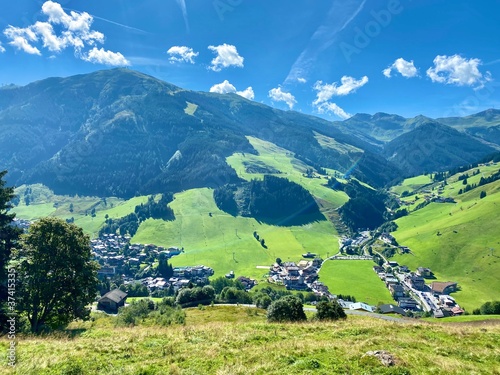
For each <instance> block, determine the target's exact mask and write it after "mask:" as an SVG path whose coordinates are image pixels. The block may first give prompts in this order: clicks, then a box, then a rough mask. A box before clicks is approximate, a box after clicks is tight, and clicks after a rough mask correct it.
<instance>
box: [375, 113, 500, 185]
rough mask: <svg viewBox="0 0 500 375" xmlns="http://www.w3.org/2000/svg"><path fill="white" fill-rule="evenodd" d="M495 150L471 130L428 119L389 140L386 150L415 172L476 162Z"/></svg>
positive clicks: (408, 171) (393, 159)
mask: <svg viewBox="0 0 500 375" xmlns="http://www.w3.org/2000/svg"><path fill="white" fill-rule="evenodd" d="M493 152H494V149H493V148H491V147H489V146H487V145H485V144H483V143H482V142H480V141H478V140H477V139H475V138H473V137H471V136H469V135H467V134H464V133H461V132H459V131H457V130H455V129H452V128H450V127H448V126H446V125H442V124H440V123H438V122H435V121H427V122H425V123H423V124H421V125H420V126H418V127H416V128H415V129H414V130H412V131H410V132H407V133H404V134H403V135H400V136H399V137H397V138H396V139H394V140H392V141H391V142H389V143H387V144H386V145H385V146H384V151H383V154H384V155H385V156H386V157H387V159H388V160H389V161H391V162H393V163H394V164H395V165H397V166H398V167H399V168H400V169H401V170H403V171H405V174H406V175H407V176H411V175H416V174H421V173H425V172H431V171H444V170H448V169H451V168H453V167H456V166H460V165H466V164H469V163H473V162H476V161H477V160H479V159H481V158H482V157H484V156H486V155H488V154H491V153H493Z"/></svg>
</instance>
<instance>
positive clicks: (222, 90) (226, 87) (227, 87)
mask: <svg viewBox="0 0 500 375" xmlns="http://www.w3.org/2000/svg"><path fill="white" fill-rule="evenodd" d="M210 92H216V93H218V94H231V93H234V94H238V95H239V96H242V97H244V98H246V99H248V100H253V99H254V98H255V94H254V92H253V89H252V87H251V86H250V87H247V88H246V89H245V90H243V91H237V90H236V87H234V85H232V84H231V83H230V82H229V81H228V80H227V79H226V80H224V82H222V83H218V84H216V85H213V86H212V87H210Z"/></svg>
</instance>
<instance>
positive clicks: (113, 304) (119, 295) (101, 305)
mask: <svg viewBox="0 0 500 375" xmlns="http://www.w3.org/2000/svg"><path fill="white" fill-rule="evenodd" d="M126 299H127V293H125V292H123V291H121V290H120V289H113V290H112V291H110V292H108V293H106V294H105V295H103V296H102V297H101V298H99V301H98V302H97V308H98V309H99V310H105V311H111V312H117V311H118V308H119V307H122V306H124V305H125V300H126Z"/></svg>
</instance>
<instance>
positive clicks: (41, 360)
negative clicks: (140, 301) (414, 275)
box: [0, 307, 500, 375]
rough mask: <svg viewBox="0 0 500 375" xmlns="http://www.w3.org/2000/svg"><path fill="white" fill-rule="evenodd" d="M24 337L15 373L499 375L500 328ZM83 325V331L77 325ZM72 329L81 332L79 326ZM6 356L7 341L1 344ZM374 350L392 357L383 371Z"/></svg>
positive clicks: (190, 328)
mask: <svg viewBox="0 0 500 375" xmlns="http://www.w3.org/2000/svg"><path fill="white" fill-rule="evenodd" d="M110 323H112V322H111V320H110V319H103V320H102V321H101V319H99V320H97V321H96V322H94V323H93V324H89V323H87V324H86V325H83V326H82V325H79V326H78V327H80V328H85V330H83V332H80V333H79V334H77V335H76V336H71V335H69V334H64V335H63V334H59V335H50V336H47V337H25V338H23V339H21V340H20V342H19V348H18V353H17V354H18V365H17V368H16V371H15V372H14V371H12V370H10V369H8V368H7V367H6V366H3V367H2V368H1V370H0V373H2V374H3V373H6V374H12V373H17V374H23V375H24V374H26V375H30V374H33V375H34V374H120V375H126V374H245V375H246V374H283V373H290V374H297V373H303V374H313V373H314V374H444V373H446V374H500V349H499V348H500V326H498V325H481V326H470V325H463V326H456V325H453V326H451V325H446V324H429V323H416V324H404V325H402V324H397V323H390V322H385V321H380V320H374V319H370V318H363V317H349V319H348V320H346V321H342V322H332V323H322V322H308V323H303V324H269V323H267V322H266V321H265V315H264V312H263V311H262V310H260V311H256V312H251V311H248V309H246V308H244V307H240V308H237V307H206V308H205V309H204V310H199V309H190V310H188V318H187V323H186V325H185V326H172V327H133V328H115V327H113V325H112V324H110ZM75 327H77V326H75ZM75 327H73V328H75ZM0 344H1V345H0V346H1V349H2V350H3V351H5V350H6V347H7V343H6V341H5V340H2V341H0ZM369 350H386V351H389V352H390V353H392V354H393V355H394V356H395V358H396V365H395V366H393V367H384V366H382V365H381V364H380V362H378V360H376V359H375V358H373V357H364V356H363V355H364V354H365V353H366V352H367V351H369Z"/></svg>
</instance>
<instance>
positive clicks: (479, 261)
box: [393, 165, 500, 311]
mask: <svg viewBox="0 0 500 375" xmlns="http://www.w3.org/2000/svg"><path fill="white" fill-rule="evenodd" d="M480 169H481V172H482V173H483V174H484V175H485V176H488V175H490V174H492V173H493V172H494V171H497V170H498V165H496V166H491V167H480ZM469 174H470V173H469ZM457 178H458V175H457V176H453V177H452V178H450V179H448V182H449V183H448V185H447V186H446V187H445V189H444V192H443V195H444V196H450V197H453V198H454V199H455V200H456V202H457V203H456V204H451V203H450V204H440V203H431V204H429V205H428V206H426V207H424V208H422V209H420V210H418V211H415V212H412V213H411V214H410V215H409V216H406V217H403V218H400V219H398V220H397V221H396V223H397V224H398V229H397V231H395V232H393V235H394V236H395V237H396V239H397V241H398V243H399V244H400V245H404V246H408V247H409V248H410V249H411V250H412V254H410V255H397V256H396V257H395V260H396V261H398V262H399V263H400V264H406V265H408V266H409V267H410V268H412V269H416V268H417V267H420V266H422V267H429V268H431V269H432V271H433V272H434V274H435V275H436V277H437V280H438V281H455V282H458V284H459V286H460V287H461V290H460V291H459V292H457V293H454V294H453V296H454V297H455V298H456V299H457V302H458V303H459V304H460V305H461V306H462V307H465V308H466V309H467V310H468V311H472V310H473V309H474V308H477V307H479V306H480V305H482V304H483V303H484V302H486V301H491V300H493V299H495V298H498V292H497V291H498V290H500V278H499V277H498V274H499V273H500V253H499V251H500V246H499V245H500V231H499V230H498V212H499V207H500V181H496V182H493V183H490V184H487V185H484V186H481V187H478V188H476V189H473V190H471V191H469V192H467V193H465V194H461V195H458V194H457V193H458V191H459V189H460V188H463V186H464V185H463V184H462V181H458V180H457ZM480 178H481V174H479V175H476V176H473V177H470V178H469V179H468V183H470V184H473V183H477V182H479V179H480ZM482 190H484V191H485V192H486V193H487V196H486V197H485V198H484V199H479V194H480V192H481V191H482Z"/></svg>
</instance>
